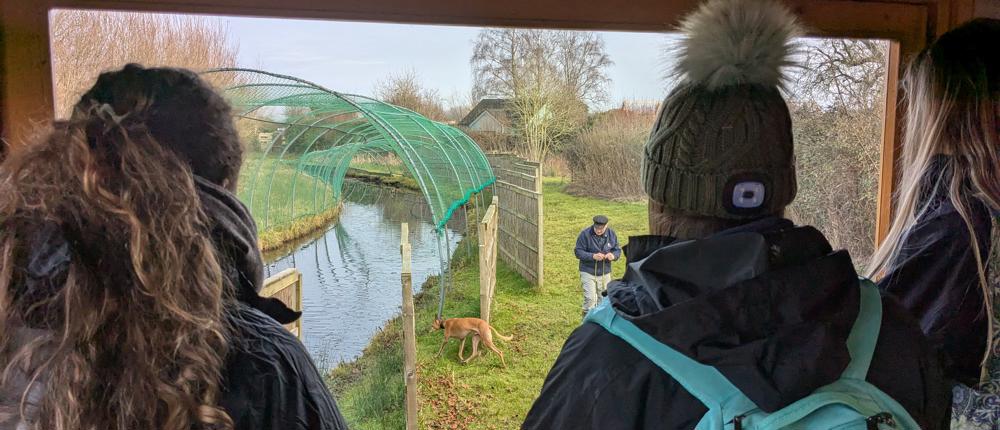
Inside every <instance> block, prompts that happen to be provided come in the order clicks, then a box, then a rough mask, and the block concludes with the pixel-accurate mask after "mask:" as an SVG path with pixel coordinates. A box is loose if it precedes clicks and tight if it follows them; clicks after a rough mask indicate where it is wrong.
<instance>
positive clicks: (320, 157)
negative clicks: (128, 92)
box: [205, 69, 495, 231]
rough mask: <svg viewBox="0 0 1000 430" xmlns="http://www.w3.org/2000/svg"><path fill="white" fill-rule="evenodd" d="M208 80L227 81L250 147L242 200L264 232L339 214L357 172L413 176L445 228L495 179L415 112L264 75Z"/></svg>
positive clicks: (475, 152) (471, 145) (451, 136)
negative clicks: (349, 179)
mask: <svg viewBox="0 0 1000 430" xmlns="http://www.w3.org/2000/svg"><path fill="white" fill-rule="evenodd" d="M205 74H206V75H207V77H208V78H209V79H210V80H211V81H213V82H227V83H228V84H225V85H224V88H223V94H224V95H225V97H226V98H227V99H228V100H229V102H230V104H232V106H233V113H234V116H235V117H236V123H237V128H238V129H239V132H240V134H241V135H242V138H243V140H244V141H245V143H246V144H247V146H248V155H247V159H246V162H245V164H244V166H243V170H242V173H241V177H240V183H239V192H238V193H239V196H240V198H241V199H242V200H243V201H244V202H246V203H247V205H248V206H249V207H250V210H251V212H252V213H253V215H254V218H255V219H256V220H257V222H258V224H259V227H260V228H261V230H262V231H267V230H271V229H275V228H281V227H283V226H288V225H291V224H293V223H294V222H295V221H296V220H298V219H301V218H303V217H308V216H315V215H318V214H322V213H323V212H325V211H327V210H329V209H331V208H333V207H336V205H337V204H338V203H339V200H340V194H341V190H342V189H343V184H344V179H345V177H347V176H348V175H349V174H350V175H357V174H358V173H359V172H361V173H363V174H364V175H363V176H367V177H368V178H369V179H371V177H372V175H375V176H376V179H377V178H378V177H392V176H399V177H409V178H412V182H414V183H415V185H416V186H418V187H419V189H420V190H421V191H422V193H423V195H424V198H425V199H426V200H427V203H428V205H429V206H430V211H431V214H432V217H433V221H434V224H435V225H436V226H437V227H438V229H441V228H442V227H443V226H444V225H445V223H447V221H448V220H449V219H450V218H451V215H452V212H454V210H455V209H456V208H459V207H461V206H462V205H463V204H465V203H466V202H468V200H469V198H470V196H471V195H472V194H474V193H477V192H479V191H481V190H482V189H483V188H485V187H487V186H489V185H490V184H492V183H493V181H494V180H495V177H494V176H493V171H492V170H491V169H490V165H489V162H488V161H487V160H486V157H485V155H484V154H483V153H482V151H481V150H480V149H479V146H478V145H476V143H475V142H474V141H472V139H470V138H469V137H468V136H466V135H465V133H462V132H461V131H460V130H458V129H456V128H454V127H451V126H449V125H447V124H443V123H440V122H436V121H431V120H429V119H427V118H425V117H423V116H421V115H419V114H417V113H415V112H413V111H411V110H408V109H404V108H401V107H398V106H393V105H391V104H387V103H383V102H380V101H377V100H374V99H371V98H368V97H364V96H359V95H354V94H343V93H338V92H335V91H331V90H328V89H326V88H323V87H321V86H319V85H316V84H313V83H310V82H306V81H303V80H301V79H297V78H293V77H289V76H282V75H277V74H273V73H268V72H263V71H259V70H250V69H218V70H212V71H209V72H206V73H205Z"/></svg>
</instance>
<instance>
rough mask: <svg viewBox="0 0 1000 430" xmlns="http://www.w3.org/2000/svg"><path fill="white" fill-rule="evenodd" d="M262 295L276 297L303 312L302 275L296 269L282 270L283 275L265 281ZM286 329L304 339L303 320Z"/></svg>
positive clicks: (288, 325) (293, 308)
mask: <svg viewBox="0 0 1000 430" xmlns="http://www.w3.org/2000/svg"><path fill="white" fill-rule="evenodd" d="M260 295H261V297H274V298H276V299H278V300H281V302H282V303H284V304H285V305H287V306H288V307H289V308H292V310H296V311H299V312H301V311H302V273H301V272H299V271H298V269H295V268H290V269H285V270H282V271H281V273H278V274H277V275H274V276H272V277H270V278H267V279H266V280H265V281H264V288H261V290H260ZM285 328H287V329H288V331H290V332H292V334H294V335H295V336H297V337H298V338H299V339H302V318H299V319H298V320H297V321H295V322H293V323H291V324H285Z"/></svg>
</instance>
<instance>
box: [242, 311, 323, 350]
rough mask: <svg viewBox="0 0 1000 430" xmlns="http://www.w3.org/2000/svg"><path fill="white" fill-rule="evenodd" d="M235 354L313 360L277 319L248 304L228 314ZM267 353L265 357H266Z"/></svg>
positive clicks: (300, 343)
mask: <svg viewBox="0 0 1000 430" xmlns="http://www.w3.org/2000/svg"><path fill="white" fill-rule="evenodd" d="M227 317H228V319H229V325H230V330H231V333H230V334H231V340H232V347H233V351H232V352H233V353H234V354H246V355H248V356H250V357H255V358H263V357H272V358H278V357H279V356H280V357H281V358H282V359H283V360H286V359H300V358H301V359H305V360H309V356H308V352H306V349H305V346H303V345H302V342H301V341H299V339H298V338H297V337H295V336H294V335H293V334H292V333H291V332H289V331H288V330H287V329H285V327H284V326H282V325H281V324H280V323H278V322H277V321H275V320H274V319H273V318H271V317H269V316H267V315H265V314H264V313H263V312H261V311H259V310H257V309H254V308H252V307H250V306H248V305H246V304H243V303H238V304H236V305H234V306H233V307H232V308H231V309H230V310H229V312H228V315H227ZM262 354H263V355H262Z"/></svg>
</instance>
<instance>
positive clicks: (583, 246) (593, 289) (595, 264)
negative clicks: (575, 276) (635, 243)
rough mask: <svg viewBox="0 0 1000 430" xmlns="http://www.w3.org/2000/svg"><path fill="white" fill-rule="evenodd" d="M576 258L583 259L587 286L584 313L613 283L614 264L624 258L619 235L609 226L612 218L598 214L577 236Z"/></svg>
mask: <svg viewBox="0 0 1000 430" xmlns="http://www.w3.org/2000/svg"><path fill="white" fill-rule="evenodd" d="M575 252H576V258H577V259H579V260H580V284H582V286H583V315H587V311H589V310H590V308H593V307H594V306H597V303H598V302H599V301H601V294H602V293H604V291H605V290H607V288H608V282H611V263H612V262H613V261H615V260H617V259H618V257H621V255H622V248H621V246H619V245H618V236H617V235H615V231H614V230H612V229H611V228H610V227H608V217H606V216H604V215H596V216H594V224H593V225H590V226H587V228H585V229H583V231H581V232H580V235H579V236H577V238H576V250H575Z"/></svg>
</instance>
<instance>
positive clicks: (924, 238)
mask: <svg viewBox="0 0 1000 430" xmlns="http://www.w3.org/2000/svg"><path fill="white" fill-rule="evenodd" d="M948 161H949V160H948V157H945V156H938V157H937V158H935V159H934V160H933V161H932V164H931V166H930V168H929V169H928V170H927V172H926V173H925V175H924V178H923V183H922V185H921V188H922V191H921V201H920V202H919V206H918V207H923V206H924V205H927V209H926V210H925V211H923V212H922V213H920V214H919V215H918V217H917V220H916V223H915V224H914V225H913V228H912V229H911V230H910V232H909V233H908V234H907V235H906V236H905V237H904V238H903V246H902V248H901V249H900V253H899V255H898V257H897V258H896V259H895V260H894V261H892V262H891V263H890V267H889V270H888V271H887V272H886V275H885V277H883V278H882V279H881V280H880V281H879V286H880V287H881V288H882V289H883V290H884V291H886V292H888V293H890V294H892V295H894V296H896V297H898V298H899V301H900V303H902V304H903V306H904V307H906V308H907V309H908V310H909V311H910V312H911V313H912V314H913V315H914V316H916V317H917V319H918V320H920V327H921V328H922V329H923V331H924V333H926V334H927V336H928V338H930V340H931V342H932V343H933V344H934V345H936V346H937V347H939V348H940V349H941V350H942V351H943V352H944V353H945V360H946V361H945V373H946V374H947V375H948V376H949V377H951V378H954V379H956V380H958V381H960V382H962V383H965V384H966V385H969V386H972V385H974V384H975V383H976V382H977V381H978V380H979V373H980V362H981V361H982V359H983V355H984V353H985V351H986V338H987V333H986V332H987V330H988V325H987V324H988V323H987V319H986V318H987V317H986V312H985V306H984V297H983V291H982V288H980V285H979V275H978V273H979V272H978V269H977V266H976V255H975V252H976V251H975V250H974V248H973V246H972V240H971V238H970V236H969V230H968V227H966V224H965V221H964V220H962V217H961V216H960V215H959V214H958V212H957V211H956V210H955V206H954V205H952V203H951V200H950V199H949V194H950V193H949V191H948V184H947V183H946V181H940V180H939V178H941V177H942V174H945V175H947V173H948V172H947V170H948V167H947V164H948ZM970 201H971V203H972V211H971V213H970V214H969V215H970V218H971V221H972V225H973V229H974V230H975V237H976V241H978V242H979V250H980V255H981V256H982V258H983V262H984V264H985V262H986V260H987V257H988V256H987V253H988V250H989V249H990V233H991V230H992V223H991V219H990V218H991V214H990V211H989V210H988V209H987V207H986V206H985V205H983V204H982V203H981V202H980V201H979V200H977V199H974V198H973V199H970Z"/></svg>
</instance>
